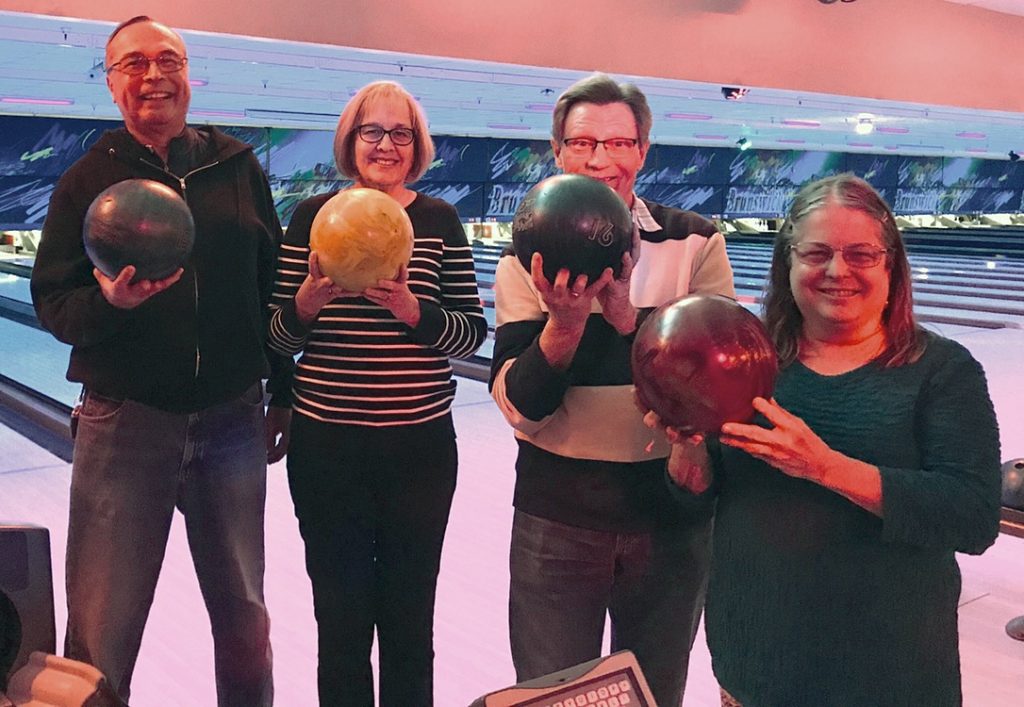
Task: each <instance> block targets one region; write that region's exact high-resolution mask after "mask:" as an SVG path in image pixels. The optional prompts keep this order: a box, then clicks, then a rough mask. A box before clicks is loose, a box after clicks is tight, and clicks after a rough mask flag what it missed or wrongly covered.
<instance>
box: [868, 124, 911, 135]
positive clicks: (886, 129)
mask: <svg viewBox="0 0 1024 707" xmlns="http://www.w3.org/2000/svg"><path fill="white" fill-rule="evenodd" d="M875 130H877V131H878V132H880V133H888V134H890V135H906V134H907V133H909V132H910V128H900V127H895V126H892V127H890V126H887V125H879V126H878V127H877V128H875Z"/></svg>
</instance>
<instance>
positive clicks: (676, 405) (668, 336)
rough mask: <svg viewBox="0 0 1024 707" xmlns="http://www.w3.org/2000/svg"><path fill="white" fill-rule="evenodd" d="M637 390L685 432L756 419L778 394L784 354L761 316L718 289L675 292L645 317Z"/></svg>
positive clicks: (636, 348) (638, 345) (636, 363)
mask: <svg viewBox="0 0 1024 707" xmlns="http://www.w3.org/2000/svg"><path fill="white" fill-rule="evenodd" d="M632 364H633V384H634V385H635V386H636V393H637V398H638V399H639V401H640V403H641V404H642V405H643V406H644V407H646V408H647V409H649V410H653V411H654V412H656V413H657V414H658V416H659V417H660V418H661V421H662V424H665V425H668V426H671V427H675V428H678V429H679V430H680V431H681V432H683V433H684V434H697V433H700V434H710V435H714V434H717V433H718V432H719V430H720V429H721V427H722V425H723V424H724V423H726V422H749V421H750V420H751V419H752V418H753V416H754V407H753V405H752V402H753V400H754V398H755V397H758V396H760V397H763V398H768V397H771V395H772V392H773V391H774V389H775V377H776V375H777V374H778V372H779V361H778V357H777V356H776V354H775V347H774V346H773V345H772V341H771V339H770V338H769V336H768V332H767V331H766V330H765V328H764V325H763V324H762V323H761V320H759V319H758V318H757V317H756V316H754V315H753V314H751V313H750V312H748V311H747V310H746V309H745V308H744V307H743V305H741V304H739V303H738V302H735V301H734V300H731V299H729V298H728V297H722V296H719V295H689V296H686V297H681V298H679V299H676V300H673V301H672V302H669V303H667V304H665V305H662V306H661V307H659V308H658V309H656V310H654V312H652V313H651V315H650V316H648V317H647V319H646V320H644V323H643V324H642V325H641V326H640V329H639V330H638V331H637V333H636V338H635V339H634V341H633V351H632Z"/></svg>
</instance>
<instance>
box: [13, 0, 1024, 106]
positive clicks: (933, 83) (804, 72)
mask: <svg viewBox="0 0 1024 707" xmlns="http://www.w3.org/2000/svg"><path fill="white" fill-rule="evenodd" d="M3 9H6V10H16V11H24V12H36V13H41V14H50V15H63V16H71V17H85V18H89V19H103V20H121V19H125V18H127V17H130V16H132V15H135V14H139V13H141V12H146V13H149V14H151V15H153V16H155V17H157V18H158V19H162V20H163V21H165V22H167V23H168V24H171V25H174V26H176V27H179V28H186V29H200V30H210V31H216V32H228V33H232V34H244V35H254V36H265V37H274V38H281V39H292V40H300V41H308V42H320V43H325V44H340V45H348V46H356V47H366V48H373V49H390V50H396V51H404V52H414V53H421V54H434V55H444V56H453V57H463V58H472V59H485V60H493V61H503V62H512V63H519V64H532V65H539V66H559V67H566V68H572V69H581V70H598V69H599V70H604V71H608V72H610V73H619V74H634V75H647V76H661V77H670V78H680V79H690V80H695V81H708V82H713V83H722V84H729V85H733V84H739V85H746V86H767V87H773V88H787V89H795V90H806V91H817V92H823V93H835V94H843V95H852V96H864V97H869V98H884V99H892V100H901V101H912V102H920V103H932V104H946V105H959V106H968V107H977V108H988V109H994V110H1007V111H1014V112H1024V91H1019V90H1016V89H1017V86H1018V82H1019V81H1020V78H1021V75H1022V74H1024V71H1022V69H1024V66H1022V59H1021V52H1020V37H1022V36H1024V17H1017V16H1012V15H1005V14H999V13H995V12H990V11H987V10H981V9H978V8H975V7H972V6H967V5H959V4H953V3H949V2H945V0H858V1H857V2H852V3H835V4H832V5H823V4H821V3H819V2H817V0H617V1H613V0H587V1H585V2H583V1H574V0H563V1H561V2H559V1H558V0H507V1H506V2H501V3H498V2H491V1H489V0H442V1H441V2H427V1H426V0H390V1H384V2H372V1H363V0H334V1H333V2H332V1H330V0H299V2H286V1H284V0H248V1H247V2H244V3H235V2H227V1H224V0H222V1H221V2H217V1H213V2H211V1H210V0H177V1H176V2H173V3H167V2H160V3H155V2H149V1H145V2H138V1H137V0H134V1H133V0H66V1H64V2H50V1H47V0H4V3H3Z"/></svg>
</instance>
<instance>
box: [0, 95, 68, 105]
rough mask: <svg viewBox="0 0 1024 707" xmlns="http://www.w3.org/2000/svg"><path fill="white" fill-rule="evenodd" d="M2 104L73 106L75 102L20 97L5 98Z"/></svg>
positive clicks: (0, 100)
mask: <svg viewBox="0 0 1024 707" xmlns="http://www.w3.org/2000/svg"><path fill="white" fill-rule="evenodd" d="M0 103H19V104H23V105H30V106H71V105H74V104H75V102H74V101H73V100H71V99H70V98H21V97H19V96H4V97H3V98H0Z"/></svg>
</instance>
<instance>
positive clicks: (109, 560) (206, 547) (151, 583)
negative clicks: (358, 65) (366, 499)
mask: <svg viewBox="0 0 1024 707" xmlns="http://www.w3.org/2000/svg"><path fill="white" fill-rule="evenodd" d="M266 480H267V465H266V449H265V447H264V438H263V398H262V390H261V386H260V385H259V384H256V385H254V386H253V387H252V388H251V389H250V390H249V391H247V392H246V393H245V394H244V395H242V397H241V398H239V399H237V400H233V401H231V402H227V403H224V404H221V405H216V406H213V407H211V408H207V409H205V410H202V411H200V412H197V413H191V414H175V413H169V412H164V411H162V410H157V409H155V408H152V407H148V406H146V405H142V404H140V403H136V402H133V401H130V400H125V401H118V400H110V399H108V398H104V397H101V396H99V395H95V394H92V393H90V394H88V395H87V396H86V399H85V402H84V404H83V407H82V410H81V416H80V419H79V426H78V434H77V437H76V439H75V450H74V459H73V465H72V480H71V515H70V522H69V526H68V548H67V597H68V627H67V637H66V641H65V653H66V655H67V656H68V657H70V658H74V659H76V660H81V661H85V662H87V663H91V664H92V665H95V666H96V667H97V668H99V669H100V670H101V671H102V672H103V673H104V675H106V677H107V680H108V681H109V682H110V684H111V686H112V687H113V689H114V690H115V691H116V692H117V693H118V695H119V696H120V697H121V698H122V699H124V700H126V701H127V699H128V697H129V694H130V684H131V677H132V671H133V669H134V667H135V660H136V658H137V657H138V653H139V646H140V644H141V642H142V632H143V629H144V627H145V625H146V619H147V617H148V615H149V609H150V606H151V605H152V602H153V593H154V591H155V589H156V583H157V578H158V576H159V574H160V566H161V564H162V563H163V558H164V552H165V549H166V546H167V536H168V533H169V531H170V527H171V519H172V516H173V514H174V509H175V507H177V508H178V509H179V510H180V511H181V513H182V515H183V516H184V518H185V526H186V531H187V534H188V542H189V548H190V550H191V552H192V561H193V564H194V565H195V569H196V574H197V576H198V578H199V586H200V589H201V591H202V594H203V599H204V601H205V603H206V608H207V611H208V612H209V616H210V623H211V628H212V633H213V641H214V655H215V663H216V666H215V667H216V676H217V701H218V704H219V705H221V706H222V707H223V706H225V705H245V706H246V707H259V706H260V705H270V704H272V703H273V681H272V678H271V650H270V621H269V618H268V616H267V610H266V607H265V605H264V601H263V567H264V557H263V509H264V501H265V499H266ZM183 640H184V639H183Z"/></svg>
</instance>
